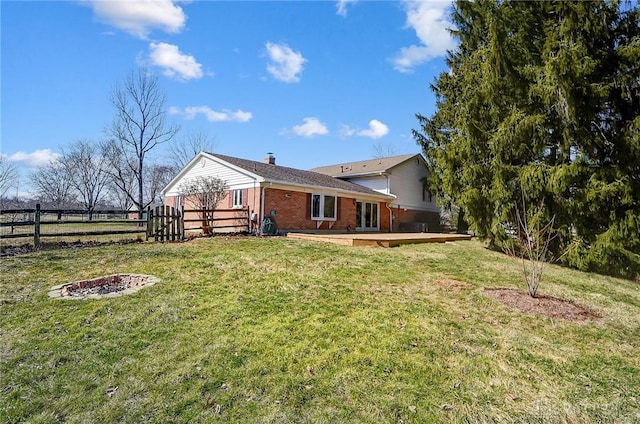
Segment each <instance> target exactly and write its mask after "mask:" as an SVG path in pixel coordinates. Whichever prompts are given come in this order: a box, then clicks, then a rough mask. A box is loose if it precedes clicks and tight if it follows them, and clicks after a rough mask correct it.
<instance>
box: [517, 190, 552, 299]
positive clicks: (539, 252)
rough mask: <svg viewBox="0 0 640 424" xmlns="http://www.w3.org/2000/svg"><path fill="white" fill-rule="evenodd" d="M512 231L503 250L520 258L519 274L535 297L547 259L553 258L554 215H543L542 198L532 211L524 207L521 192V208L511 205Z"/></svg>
mask: <svg viewBox="0 0 640 424" xmlns="http://www.w3.org/2000/svg"><path fill="white" fill-rule="evenodd" d="M514 206H515V207H514V210H515V212H514V220H513V221H514V225H515V227H516V228H515V234H513V236H514V238H512V240H511V243H507V244H505V250H506V253H507V254H509V255H510V256H513V257H515V258H518V259H520V260H521V261H522V277H523V280H524V282H525V284H526V286H527V292H528V293H529V295H530V296H531V297H537V294H538V287H540V281H541V280H542V275H543V273H544V268H545V265H546V264H547V262H553V261H554V260H555V259H556V258H554V257H553V256H552V255H551V254H550V249H549V247H550V245H551V242H552V241H553V239H554V238H555V237H556V233H555V232H554V227H553V224H554V222H555V216H552V217H551V219H548V220H547V219H545V218H544V210H545V207H544V201H543V200H541V201H540V202H539V203H538V204H537V205H536V207H535V209H534V210H533V211H531V210H528V209H527V206H526V202H525V196H524V194H523V196H522V209H520V208H519V207H518V203H517V202H516V203H515V205H514Z"/></svg>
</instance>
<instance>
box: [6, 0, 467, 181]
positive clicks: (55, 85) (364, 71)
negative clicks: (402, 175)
mask: <svg viewBox="0 0 640 424" xmlns="http://www.w3.org/2000/svg"><path fill="white" fill-rule="evenodd" d="M450 6H451V4H450V2H435V1H433V2H432V1H429V2H427V1H419V2H410V1H393V2H385V1H365V0H360V1H344V0H343V1H286V2H274V1H255V2H249V1H191V2H186V1H184V2H181V1H168V0H158V1H137V0H127V1H72V2H62V1H44V2H33V1H2V3H1V4H0V7H1V11H0V12H1V28H2V49H1V64H2V73H1V78H2V86H1V90H2V91H1V97H2V98H1V100H2V102H1V108H2V110H1V119H2V121H1V125H2V141H1V146H0V147H1V149H0V151H1V154H2V155H4V156H5V158H8V159H9V160H10V161H12V162H14V163H15V164H16V165H18V166H19V167H20V168H21V169H22V174H23V175H26V174H28V172H29V170H30V169H33V167H37V166H41V165H43V164H46V163H47V162H48V161H49V160H51V159H53V158H55V157H56V155H57V154H58V153H59V152H60V149H61V148H64V147H65V146H66V145H68V144H70V143H72V142H73V141H76V140H80V139H85V140H93V141H96V142H97V141H98V140H101V139H104V137H105V136H104V128H105V126H107V125H108V124H109V122H110V121H111V120H112V118H113V117H114V115H115V110H114V108H113V106H112V105H111V104H110V102H109V94H110V92H111V90H112V88H113V86H114V85H115V84H117V83H119V82H122V81H123V80H124V78H125V77H126V76H127V75H128V74H129V73H130V72H131V71H132V70H134V69H135V68H136V67H140V66H146V67H147V68H149V69H151V70H153V71H155V72H157V73H158V75H159V77H160V85H161V87H162V89H163V90H164V91H165V93H166V96H167V103H166V107H167V117H168V120H170V121H171V122H175V123H177V124H179V125H180V126H181V128H182V130H181V132H180V134H179V135H178V137H186V136H188V135H189V134H193V133H196V132H199V133H204V134H206V135H208V136H209V137H210V138H211V139H214V140H215V143H214V144H215V146H214V151H216V152H219V153H221V154H226V155H231V156H237V157H242V158H246V159H253V160H262V158H263V157H264V156H265V153H267V152H273V153H274V154H275V156H276V158H277V163H278V164H280V165H284V166H291V167H296V168H301V169H308V168H312V167H315V166H321V165H328V164H332V163H340V162H348V161H355V160H363V159H369V158H371V157H372V156H373V155H374V154H375V152H376V147H375V146H378V147H383V148H384V149H386V150H392V151H393V152H395V153H397V154H404V153H413V152H416V153H417V152H419V148H418V147H417V145H416V144H415V141H414V140H413V139H412V138H411V129H412V128H417V121H416V119H415V116H414V115H415V113H422V114H425V115H429V114H431V113H432V112H433V111H434V108H435V99H434V96H433V94H432V93H431V91H430V89H429V84H430V83H432V82H433V81H434V78H435V77H436V76H437V75H438V73H439V72H441V71H443V70H445V61H444V56H445V54H446V50H447V49H451V48H453V47H454V45H455V44H454V41H453V40H452V39H451V37H450V36H449V34H448V32H447V31H446V28H448V27H450V24H449V22H448V19H449V18H448V14H447V10H448V8H449V7H450ZM167 148H168V146H167V145H166V144H165V145H162V146H160V147H159V148H158V149H157V150H156V151H155V155H154V157H153V160H154V161H157V162H162V161H163V158H164V155H166V152H167V150H168V149H167ZM23 180H24V179H23ZM24 183H26V181H24Z"/></svg>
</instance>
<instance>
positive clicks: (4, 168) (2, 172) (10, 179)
mask: <svg viewBox="0 0 640 424" xmlns="http://www.w3.org/2000/svg"><path fill="white" fill-rule="evenodd" d="M18 179H19V174H18V169H17V168H16V166H15V165H14V164H13V162H11V161H9V159H8V158H7V157H6V156H3V155H2V154H1V153H0V197H2V198H3V197H5V196H6V195H7V193H8V192H9V190H10V189H11V188H12V187H14V186H15V185H16V184H17V183H18Z"/></svg>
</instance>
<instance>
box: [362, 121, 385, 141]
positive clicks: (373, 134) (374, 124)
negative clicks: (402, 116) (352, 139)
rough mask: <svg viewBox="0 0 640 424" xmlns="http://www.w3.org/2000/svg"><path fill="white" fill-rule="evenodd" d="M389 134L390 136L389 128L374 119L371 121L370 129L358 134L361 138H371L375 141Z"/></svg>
mask: <svg viewBox="0 0 640 424" xmlns="http://www.w3.org/2000/svg"><path fill="white" fill-rule="evenodd" d="M387 134H389V127H387V126H386V125H385V124H383V123H382V122H380V121H378V120H377V119H372V120H371V121H369V128H368V129H366V130H361V131H358V132H357V135H359V136H361V137H370V138H373V139H377V138H380V137H384V136H385V135H387Z"/></svg>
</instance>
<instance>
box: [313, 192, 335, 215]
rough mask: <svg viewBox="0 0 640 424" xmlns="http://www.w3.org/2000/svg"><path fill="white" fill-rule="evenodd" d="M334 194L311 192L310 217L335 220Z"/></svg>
mask: <svg viewBox="0 0 640 424" xmlns="http://www.w3.org/2000/svg"><path fill="white" fill-rule="evenodd" d="M336 206H337V202H336V196H330V195H326V194H313V195H312V196H311V219H314V220H327V221H335V219H336Z"/></svg>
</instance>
